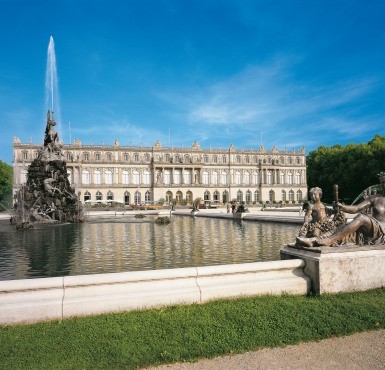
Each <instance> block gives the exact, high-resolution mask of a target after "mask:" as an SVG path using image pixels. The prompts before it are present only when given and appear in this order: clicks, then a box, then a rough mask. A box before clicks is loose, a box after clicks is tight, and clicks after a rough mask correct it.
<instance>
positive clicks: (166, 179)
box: [163, 170, 171, 185]
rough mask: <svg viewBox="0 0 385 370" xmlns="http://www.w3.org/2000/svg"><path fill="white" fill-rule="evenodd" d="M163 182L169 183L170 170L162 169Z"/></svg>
mask: <svg viewBox="0 0 385 370" xmlns="http://www.w3.org/2000/svg"><path fill="white" fill-rule="evenodd" d="M163 183H164V184H165V185H170V184H171V171H170V170H164V172H163Z"/></svg>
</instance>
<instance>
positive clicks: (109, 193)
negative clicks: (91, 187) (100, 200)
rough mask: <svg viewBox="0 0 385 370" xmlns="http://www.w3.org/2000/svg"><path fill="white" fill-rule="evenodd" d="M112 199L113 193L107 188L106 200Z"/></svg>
mask: <svg viewBox="0 0 385 370" xmlns="http://www.w3.org/2000/svg"><path fill="white" fill-rule="evenodd" d="M113 200H114V193H113V192H112V191H111V190H109V191H108V193H107V201H113Z"/></svg>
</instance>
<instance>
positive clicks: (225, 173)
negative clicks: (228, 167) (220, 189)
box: [221, 171, 228, 185]
mask: <svg viewBox="0 0 385 370" xmlns="http://www.w3.org/2000/svg"><path fill="white" fill-rule="evenodd" d="M221 177H222V179H221V183H222V185H228V181H227V172H225V171H223V172H222V173H221Z"/></svg>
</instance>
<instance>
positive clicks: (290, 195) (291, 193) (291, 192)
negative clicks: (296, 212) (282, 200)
mask: <svg viewBox="0 0 385 370" xmlns="http://www.w3.org/2000/svg"><path fill="white" fill-rule="evenodd" d="M289 200H290V201H293V200H294V191H293V190H290V191H289Z"/></svg>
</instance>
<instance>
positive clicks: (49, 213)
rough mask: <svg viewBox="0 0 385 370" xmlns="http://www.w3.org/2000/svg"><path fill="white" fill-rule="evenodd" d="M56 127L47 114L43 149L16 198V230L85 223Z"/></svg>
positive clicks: (50, 116) (14, 222)
mask: <svg viewBox="0 0 385 370" xmlns="http://www.w3.org/2000/svg"><path fill="white" fill-rule="evenodd" d="M55 125H56V122H55V120H54V119H53V117H52V112H50V111H48V113H47V125H46V129H45V136H44V143H43V146H42V147H41V148H40V150H39V153H38V155H37V158H35V159H34V160H33V161H32V163H31V164H30V166H29V167H28V174H27V181H26V183H25V184H23V185H22V186H21V189H20V190H19V191H18V192H17V193H16V194H15V204H14V215H13V216H12V218H11V222H12V223H13V224H14V225H16V227H17V228H29V227H32V225H33V224H34V223H52V222H80V221H83V213H82V207H81V203H80V201H79V200H78V197H77V195H76V194H75V190H74V189H73V188H72V187H71V185H70V183H69V180H68V175H67V167H66V163H65V161H64V155H63V152H62V147H63V145H62V143H61V141H60V140H59V136H58V134H57V132H56V131H55V128H54V127H55Z"/></svg>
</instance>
